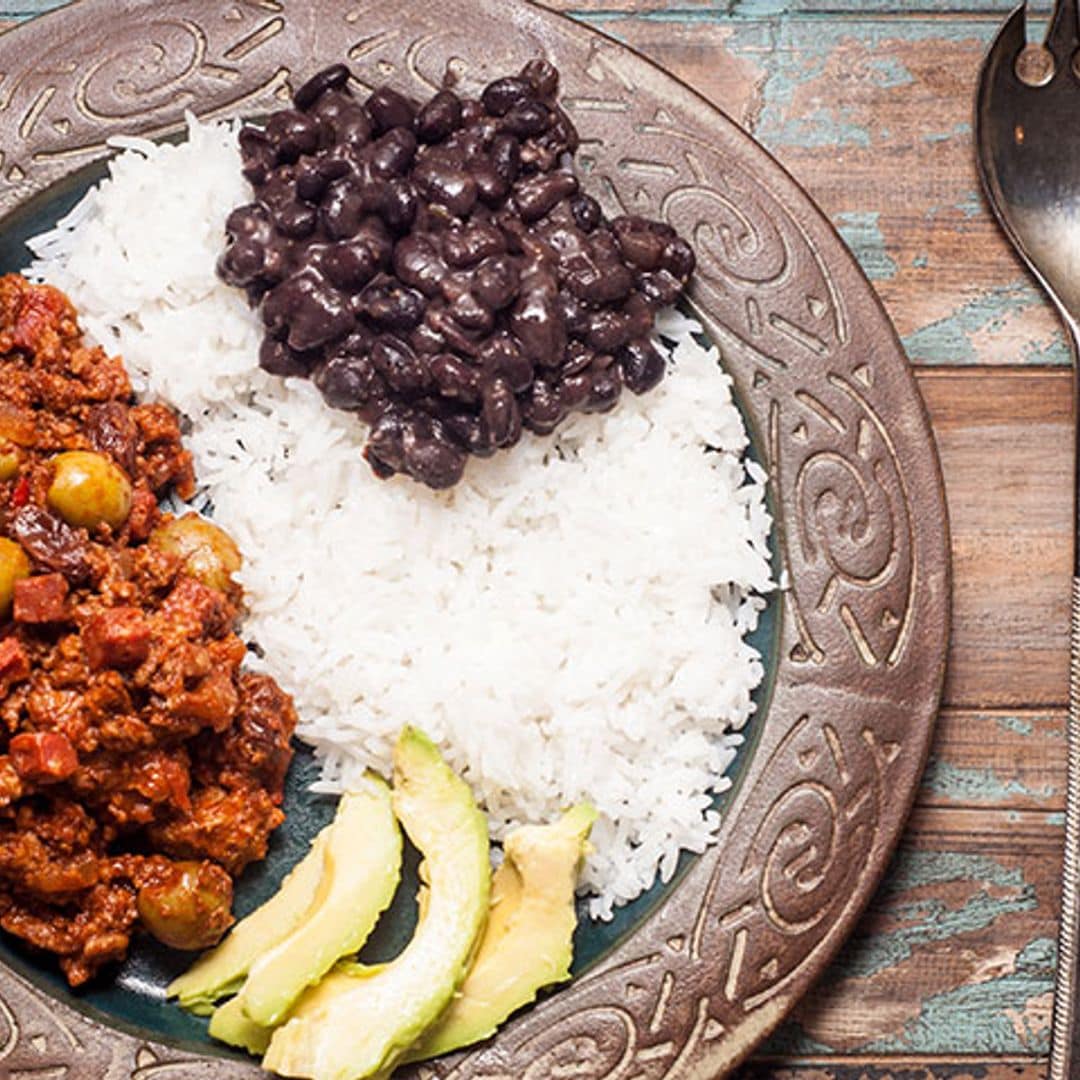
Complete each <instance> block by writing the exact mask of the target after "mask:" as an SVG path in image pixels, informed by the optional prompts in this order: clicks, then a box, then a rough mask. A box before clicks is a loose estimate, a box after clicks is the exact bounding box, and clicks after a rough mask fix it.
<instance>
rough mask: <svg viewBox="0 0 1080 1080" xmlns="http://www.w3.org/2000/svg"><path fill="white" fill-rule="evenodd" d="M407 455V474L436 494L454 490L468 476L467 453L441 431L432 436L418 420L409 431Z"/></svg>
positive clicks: (406, 437)
mask: <svg viewBox="0 0 1080 1080" xmlns="http://www.w3.org/2000/svg"><path fill="white" fill-rule="evenodd" d="M404 451H405V453H404V459H405V461H404V464H405V471H407V472H408V473H409V475H410V476H411V477H412V478H413V479H414V480H419V481H420V483H422V484H427V486H428V487H430V488H434V489H435V490H439V489H441V488H448V487H453V486H454V485H455V484H456V483H457V482H458V481H459V480H460V479H461V476H462V474H463V473H464V472H465V451H464V450H462V448H461V447H460V446H458V445H456V444H455V443H454V442H453V441H452V440H451V439H450V437H449V435H448V434H447V433H446V432H445V431H443V430H442V428H441V427H440V428H438V429H435V430H434V431H432V432H431V433H430V434H429V433H428V432H427V431H426V430H425V429H424V428H423V426H422V425H421V424H419V423H418V422H417V421H415V420H414V421H413V422H412V423H411V424H409V425H408V426H407V427H406V429H405V433H404Z"/></svg>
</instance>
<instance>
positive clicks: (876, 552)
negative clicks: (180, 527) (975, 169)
mask: <svg viewBox="0 0 1080 1080" xmlns="http://www.w3.org/2000/svg"><path fill="white" fill-rule="evenodd" d="M536 55H544V56H546V57H547V58H548V59H550V60H551V61H552V62H553V63H555V64H556V66H557V67H558V68H559V69H560V72H561V74H562V95H563V104H564V106H565V108H566V109H567V111H568V112H569V113H570V115H571V116H572V118H573V120H574V121H575V123H576V125H577V127H578V129H579V131H580V133H581V136H582V148H581V151H580V152H579V155H578V159H579V165H580V167H581V168H582V169H583V170H584V171H585V172H586V173H587V178H586V183H587V187H588V190H590V191H591V192H592V193H593V194H595V195H596V196H597V197H598V198H600V199H601V201H602V202H603V203H604V204H605V208H606V209H607V210H608V211H609V212H619V211H620V210H622V211H626V212H633V213H642V214H645V215H648V216H652V217H659V218H662V219H664V220H666V221H668V222H670V223H671V224H672V225H674V226H675V227H676V228H677V229H678V230H679V231H680V232H681V233H682V234H683V235H684V236H687V237H688V238H689V239H690V240H691V242H692V243H693V245H694V248H695V250H696V252H697V256H698V270H697V273H696V276H695V279H694V283H693V286H692V289H691V294H690V303H691V306H692V307H693V309H694V312H695V314H696V315H697V316H698V317H699V318H700V319H701V321H702V322H703V324H704V326H705V327H706V330H707V333H708V335H709V336H710V337H711V338H712V340H713V341H714V342H715V343H716V344H717V345H719V347H720V349H721V352H722V355H723V359H724V363H725V366H726V367H727V370H728V371H729V372H730V373H731V374H732V375H733V376H734V379H735V383H736V393H737V398H738V402H739V405H740V407H741V409H742V411H743V415H744V417H745V419H746V421H747V425H748V428H749V430H750V433H751V438H752V442H753V451H754V453H755V455H756V456H757V457H758V459H759V460H760V461H761V462H762V463H763V464H764V465H765V467H766V468H767V470H768V472H769V476H770V487H771V500H772V507H773V511H774V513H775V515H776V527H775V532H774V538H773V541H774V555H775V560H776V565H777V568H778V570H782V571H783V573H784V577H785V580H786V582H787V583H788V588H787V589H786V590H785V591H784V592H783V593H782V594H777V595H776V596H774V598H773V599H772V601H771V603H770V608H769V611H768V612H767V617H766V619H764V620H763V625H762V628H761V629H760V630H759V631H758V634H757V638H756V644H757V645H758V647H759V648H760V649H761V651H762V652H763V654H764V656H765V660H766V668H767V671H768V678H767V680H766V685H765V687H764V688H763V690H762V691H761V692H760V693H759V695H758V703H759V711H758V715H757V716H756V717H755V719H754V720H753V722H752V733H751V738H750V739H749V740H748V745H747V746H746V747H744V748H743V749H742V751H741V752H740V755H739V760H738V762H737V765H736V768H735V773H734V778H735V785H734V788H733V789H732V791H731V792H729V793H728V795H727V796H726V798H725V799H724V804H723V810H724V822H723V825H722V827H721V831H720V836H719V841H718V843H717V845H716V846H715V847H714V848H712V849H710V851H709V853H707V854H706V855H704V856H702V857H700V858H696V859H687V860H684V865H683V866H682V868H681V871H680V873H679V875H678V876H677V878H676V880H675V881H674V882H673V883H672V884H671V885H669V886H668V887H666V888H659V889H656V890H654V891H653V892H652V893H650V894H648V895H647V896H646V897H644V898H642V899H641V900H640V901H638V902H636V903H635V904H634V905H632V906H631V907H630V908H629V909H627V910H624V911H623V912H622V913H621V914H620V916H619V918H618V919H617V920H616V922H615V923H614V924H610V925H606V926H586V927H583V928H582V930H581V932H580V933H579V936H578V940H577V964H576V970H577V972H578V976H577V978H576V979H575V981H574V982H573V983H572V984H570V985H569V986H568V987H566V988H564V989H562V990H560V991H559V992H557V993H553V994H551V995H549V996H547V997H546V998H544V1000H542V1001H541V1003H540V1004H539V1005H537V1006H536V1007H534V1008H532V1009H530V1010H527V1011H525V1012H523V1013H522V1014H521V1015H519V1016H518V1017H517V1018H515V1019H514V1020H513V1021H512V1022H511V1023H509V1024H508V1025H507V1026H506V1027H504V1028H503V1029H502V1030H501V1032H500V1033H499V1035H498V1036H497V1037H496V1038H495V1039H494V1040H492V1041H491V1042H489V1043H487V1044H484V1045H483V1046H481V1047H480V1048H478V1049H476V1050H474V1051H471V1052H467V1053H464V1054H459V1055H456V1056H453V1057H450V1058H447V1059H445V1060H442V1061H439V1062H435V1063H433V1064H431V1065H430V1066H427V1067H424V1068H422V1069H420V1070H418V1071H416V1070H414V1073H413V1075H426V1076H430V1077H453V1078H454V1080H481V1078H484V1080H495V1078H506V1080H519V1078H523V1077H528V1078H530V1080H549V1078H550V1077H551V1076H554V1075H557V1074H560V1073H563V1074H565V1075H573V1076H575V1077H580V1078H593V1077H595V1078H600V1077H608V1078H615V1077H620V1078H625V1080H659V1078H660V1077H670V1078H673V1080H677V1078H689V1077H691V1076H694V1077H700V1076H709V1077H715V1076H718V1075H720V1074H722V1073H723V1072H725V1071H726V1070H728V1069H730V1068H732V1067H733V1066H734V1065H735V1064H736V1063H737V1062H738V1061H740V1060H741V1059H742V1058H743V1057H744V1056H745V1055H746V1054H748V1053H749V1051H750V1050H751V1049H752V1048H753V1046H754V1045H755V1044H756V1043H757V1042H758V1041H760V1040H761V1039H762V1038H763V1037H764V1036H765V1035H766V1034H767V1033H768V1032H769V1031H771V1030H772V1029H773V1028H774V1027H775V1026H776V1025H777V1024H778V1023H779V1021H780V1020H781V1018H782V1017H783V1016H784V1015H785V1013H787V1012H788V1011H789V1010H790V1009H791V1007H792V1005H793V1004H794V1003H795V1001H796V1000H797V999H798V997H799V996H800V995H801V994H802V993H804V992H805V990H806V989H807V987H808V986H809V985H810V983H811V981H812V980H813V979H814V978H815V976H817V975H818V974H820V972H821V971H822V970H823V968H824V967H825V965H826V964H827V963H828V961H829V959H830V957H831V956H832V955H833V953H834V952H835V951H836V949H837V947H838V946H839V944H840V942H841V941H842V940H843V938H844V936H845V935H846V934H847V933H848V932H849V931H850V930H851V928H852V926H853V924H854V922H855V920H856V918H857V917H858V914H859V912H860V911H861V909H862V907H863V906H864V904H865V903H866V901H867V900H868V899H869V897H870V895H871V893H872V891H873V889H874V887H875V885H876V884H877V882H878V881H879V879H880V878H881V875H882V874H883V872H884V870H885V867H886V865H887V862H888V859H889V855H890V853H891V851H892V848H893V846H894V844H895V842H896V840H897V838H898V836H899V834H900V831H901V828H902V826H903V822H904V819H905V817H906V815H907V812H908V809H909V807H910V804H911V801H912V799H913V797H914V794H915V791H916V788H917V784H918V779H919V776H920V773H921V771H922V768H923V764H924V761H925V757H926V753H927V749H928V745H929V740H930V735H931V730H932V724H933V717H934V714H935V713H936V709H937V703H938V698H939V695H940V689H941V681H942V674H943V670H944V658H945V645H946V640H947V634H948V598H949V563H948V543H947V539H948V538H947V525H946V519H945V506H944V497H943V493H942V487H941V478H940V471H939V468H938V463H937V457H936V454H935V450H934V446H933V441H932V438H931V435H930V431H929V426H928V424H927V421H926V416H925V413H924V410H923V406H922V402H921V400H920V398H919V395H918V391H917V390H916V387H915V384H914V381H913V379H912V377H911V374H910V371H909V370H908V367H907V362H906V359H905V357H904V355H903V352H902V350H901V347H900V345H899V342H898V340H897V338H896V334H895V333H894V331H893V329H892V327H891V325H890V324H889V322H888V319H887V317H886V316H885V314H884V312H883V310H882V308H881V305H880V303H879V302H878V300H877V298H876V296H875V295H874V293H873V290H872V289H871V287H870V285H869V284H868V283H867V281H866V279H865V277H864V276H863V275H862V273H861V272H860V270H859V268H858V266H857V264H856V263H855V260H854V259H853V258H852V256H851V254H850V253H849V252H848V251H847V249H846V248H845V247H844V246H843V243H842V241H841V240H840V239H839V237H838V236H837V235H836V233H835V232H834V231H833V230H832V228H831V227H830V225H829V224H828V222H827V221H826V220H825V218H824V217H823V216H822V214H821V213H820V212H819V211H818V210H817V209H816V207H815V206H814V204H813V202H812V201H811V200H810V198H809V197H808V196H807V194H806V193H805V192H803V191H802V190H801V189H800V188H799V187H798V185H797V184H796V183H795V182H794V181H793V180H792V179H791V178H790V177H788V176H787V174H786V173H784V171H783V170H782V169H781V168H780V166H779V165H777V164H776V162H774V161H773V160H772V159H771V158H770V157H769V156H768V154H767V153H766V152H765V151H764V150H763V149H762V148H761V147H759V146H758V145H757V144H756V143H755V142H754V141H753V140H752V139H751V138H750V137H749V136H747V135H746V134H745V133H744V132H742V131H741V130H740V129H739V128H738V127H736V125H735V124H733V123H732V122H731V121H730V120H729V119H727V117H725V116H724V115H723V114H722V113H721V112H719V111H718V110H717V109H716V108H714V107H713V106H711V105H710V104H708V103H707V102H706V101H704V100H703V99H702V98H700V97H698V96H697V95H696V94H695V93H694V92H693V91H692V90H690V89H689V88H688V87H686V86H684V85H683V84H681V83H679V82H678V81H677V80H675V79H674V78H672V77H671V76H669V75H667V74H665V73H664V72H662V71H661V70H659V69H658V68H656V67H654V66H653V65H652V64H650V63H649V62H648V61H646V60H645V59H643V58H642V57H640V56H638V55H637V54H635V53H633V52H632V51H631V50H629V49H627V48H625V47H624V46H621V45H619V44H617V43H616V42H614V41H611V40H610V39H608V38H606V37H604V36H602V35H600V34H598V33H596V32H594V31H592V30H590V29H588V28H586V27H584V26H581V25H579V24H577V23H574V22H572V21H570V20H567V19H564V18H562V17H560V16H558V15H554V14H552V13H549V12H547V11H544V10H543V9H541V8H538V7H534V6H532V5H531V4H529V3H527V2H525V0H428V2H427V3H425V4H423V5H408V6H407V8H401V7H399V5H391V4H387V3H385V2H379V0H353V2H345V0H320V2H319V3H318V4H310V5H300V4H286V3H284V2H279V0H238V2H237V3H235V4H232V3H219V2H216V0H171V2H170V3H169V4H168V5H167V6H166V5H162V4H160V3H158V2H157V0H81V2H80V3H76V4H73V5H72V6H70V7H68V8H65V9H62V10H60V11H57V12H55V13H54V14H52V15H47V16H44V17H42V18H39V19H36V20H34V21H33V22H31V23H29V24H27V25H25V26H23V27H21V28H19V29H17V30H14V31H12V32H10V33H8V34H6V35H4V36H2V37H0V72H3V73H4V74H3V77H2V80H0V147H2V148H3V153H2V156H0V215H2V223H3V227H2V229H0V237H2V239H0V264H2V265H0V269H3V270H9V269H16V268H17V267H18V266H19V265H21V264H22V262H23V261H24V252H23V250H22V248H21V241H22V239H23V237H25V236H26V235H30V234H31V233H32V232H34V231H39V230H40V229H41V228H42V227H44V226H47V225H48V224H50V223H51V222H52V221H54V220H55V219H56V217H57V216H59V214H60V213H62V212H63V211H64V210H65V209H66V208H67V207H68V206H70V205H71V204H72V203H73V202H74V201H75V200H76V199H77V198H78V197H79V196H80V195H81V194H82V192H83V191H85V189H86V187H87V185H88V184H89V183H91V182H92V181H93V180H94V179H96V178H97V177H98V176H100V175H101V165H100V161H101V159H102V158H103V157H104V156H105V154H106V152H107V148H106V145H105V141H106V139H108V138H109V137H110V136H112V135H118V134H122V133H123V134H132V133H139V134H146V135H150V136H160V135H167V134H170V133H172V132H174V131H177V130H179V128H180V127H181V118H182V115H183V112H184V110H186V109H191V110H194V111H195V112H197V113H198V114H200V115H201V116H234V115H258V114H260V113H266V112H268V111H270V110H271V109H273V108H275V107H277V106H279V105H280V103H281V101H282V100H283V99H287V98H288V96H289V93H290V89H291V88H292V87H293V86H295V85H299V83H300V82H302V81H303V80H304V79H306V78H307V77H308V76H309V75H310V74H312V73H313V72H315V71H317V70H318V69H319V68H321V67H324V66H326V65H328V64H330V63H334V62H337V61H341V60H346V61H347V62H348V63H349V64H350V66H351V67H352V69H353V71H354V73H355V74H356V76H357V77H358V79H359V80H361V82H362V83H364V84H365V85H367V86H373V85H375V84H380V83H390V84H391V85H393V86H395V87H397V88H398V89H400V90H403V91H405V92H406V93H411V94H413V95H415V96H423V95H427V94H430V93H431V92H432V91H433V90H434V89H435V88H437V87H438V86H439V85H440V83H441V82H442V79H443V77H444V74H445V73H446V72H447V71H449V72H450V73H451V75H452V76H453V77H454V78H455V79H456V80H457V82H458V84H459V86H461V87H462V88H464V90H465V91H467V92H471V91H476V90H478V89H479V88H480V87H481V86H482V85H483V84H484V83H485V82H487V81H488V80H490V79H491V78H494V77H497V76H499V75H502V74H506V73H508V72H511V71H515V70H517V69H518V68H520V67H521V65H522V64H523V63H524V62H525V61H526V60H527V59H529V58H531V57H533V56H536ZM702 542H703V543H708V537H703V538H702ZM313 772H314V766H313V765H312V763H311V761H310V759H308V758H306V757H303V756H302V757H301V758H300V759H299V761H298V765H297V767H296V768H295V769H294V775H293V777H292V780H291V783H290V794H289V806H290V807H291V809H292V812H291V813H290V815H289V818H288V821H287V823H286V825H285V826H284V828H283V829H282V830H281V833H282V835H281V836H280V837H279V838H278V839H277V840H276V842H275V845H274V849H273V851H272V854H271V857H270V858H269V859H268V860H267V863H266V865H264V866H263V867H260V868H258V869H257V870H256V871H255V872H254V873H252V874H250V875H247V876H245V878H244V880H243V881H242V882H241V884H240V888H239V890H238V906H239V908H240V910H241V911H243V910H245V909H248V908H250V907H251V906H252V905H254V904H255V903H257V902H258V901H259V900H260V899H261V898H263V897H264V896H265V895H267V894H268V893H269V892H270V891H271V890H272V889H273V888H274V885H275V883H276V881H277V880H279V879H280V876H281V875H282V874H283V873H284V871H285V869H287V867H288V866H290V865H291V864H292V863H293V862H295V861H296V859H297V858H298V857H299V854H300V852H301V851H302V850H303V849H304V847H305V845H306V842H307V839H308V838H309V837H310V836H311V835H313V833H314V831H315V830H316V829H317V828H318V827H319V826H320V824H321V823H322V822H323V821H324V820H326V818H327V817H328V816H329V814H330V813H331V812H332V807H330V806H328V805H326V804H324V803H320V802H318V801H317V800H314V801H313V800H312V798H311V797H310V796H307V795H305V794H304V792H303V787H304V783H305V780H306V779H308V778H310V776H311V775H313ZM408 908H409V905H408V903H407V902H402V903H401V904H398V905H396V910H397V918H396V920H395V921H393V922H392V923H391V924H388V925H387V926H384V927H382V928H381V931H380V933H381V937H380V940H379V941H377V942H375V945H374V947H375V948H376V949H381V950H384V951H385V952H387V953H390V952H392V951H393V950H394V949H395V948H396V947H397V945H398V944H399V943H400V941H401V940H403V939H404V938H405V936H406V935H407V934H408V932H409V919H410V913H409V910H408ZM179 964H180V961H178V959H177V958H176V957H175V956H172V957H170V956H168V955H167V954H166V953H165V952H164V951H161V952H159V951H156V950H154V949H153V948H152V947H151V946H149V945H145V944H144V945H141V946H139V947H138V948H137V949H135V950H134V951H133V955H132V958H131V960H130V961H129V962H128V964H126V965H125V967H124V969H123V970H122V972H121V973H120V975H119V977H118V978H116V979H114V980H113V981H112V982H111V983H108V982H106V983H103V984H102V985H100V986H98V987H97V988H95V989H92V990H90V991H89V992H86V993H80V994H78V995H74V994H71V993H70V992H69V991H67V989H66V988H65V987H64V985H63V983H62V981H61V980H59V979H58V978H57V977H55V976H53V975H51V974H50V972H49V970H48V969H47V967H46V965H45V964H43V963H37V962H35V961H34V960H33V959H32V958H30V957H29V956H28V955H27V954H25V953H22V952H20V951H19V950H18V949H17V948H16V947H14V946H13V945H12V944H11V943H10V942H6V943H4V946H3V951H2V953H0V1071H3V1073H4V1074H5V1075H15V1074H18V1073H19V1072H20V1070H37V1071H40V1070H42V1069H46V1070H47V1071H48V1072H49V1075H56V1076H66V1075H70V1076H77V1077H79V1078H80V1080H82V1078H86V1080H90V1078H96V1077H105V1076H108V1077H110V1078H112V1077H132V1078H133V1080H136V1078H137V1080H152V1078H156V1077H163V1076H180V1075H182V1076H184V1077H194V1076H206V1077H210V1076H213V1077H221V1078H227V1080H233V1078H236V1080H238V1078H240V1077H253V1076H256V1075H259V1071H258V1069H257V1067H256V1066H255V1065H254V1064H251V1063H250V1062H249V1061H247V1060H243V1059H240V1058H238V1057H236V1056H230V1055H229V1054H228V1053H227V1051H225V1050H224V1049H220V1048H217V1047H215V1046H213V1045H212V1044H211V1043H210V1041H209V1039H207V1038H206V1036H205V1028H204V1026H202V1025H201V1024H200V1022H198V1021H195V1020H193V1019H191V1018H188V1017H186V1016H184V1014H182V1013H181V1012H180V1010H178V1009H176V1008H174V1007H173V1006H172V1005H166V1004H164V1003H162V1000H161V987H162V986H163V985H164V983H165V982H166V981H167V979H168V977H169V976H170V975H171V974H172V973H174V972H175V970H176V969H177V966H178V965H179Z"/></svg>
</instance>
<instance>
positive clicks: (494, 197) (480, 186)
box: [470, 161, 510, 206]
mask: <svg viewBox="0 0 1080 1080" xmlns="http://www.w3.org/2000/svg"><path fill="white" fill-rule="evenodd" d="M470 173H471V175H472V178H473V180H475V181H476V193H477V196H478V197H479V199H480V201H481V202H482V203H486V204H487V205H488V206H494V205H496V204H498V203H500V202H502V200H503V199H505V198H506V195H507V193H508V192H509V190H510V182H509V181H508V180H505V179H504V178H503V177H501V176H500V175H499V173H498V172H497V171H496V169H495V166H494V165H492V164H491V162H490V161H478V162H476V163H475V164H474V165H472V166H471V168H470Z"/></svg>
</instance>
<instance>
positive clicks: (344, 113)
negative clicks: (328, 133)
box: [332, 100, 373, 149]
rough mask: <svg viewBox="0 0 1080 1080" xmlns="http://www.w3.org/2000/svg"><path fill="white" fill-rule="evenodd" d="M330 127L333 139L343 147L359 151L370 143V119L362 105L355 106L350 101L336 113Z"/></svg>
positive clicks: (371, 129)
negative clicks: (332, 130)
mask: <svg viewBox="0 0 1080 1080" xmlns="http://www.w3.org/2000/svg"><path fill="white" fill-rule="evenodd" d="M332 126H333V129H334V138H335V139H337V141H338V142H339V143H341V144H342V145H343V146H344V147H353V148H355V149H359V148H360V147H363V146H366V145H367V144H368V143H369V142H370V141H371V136H372V131H373V128H372V123H371V117H370V116H369V115H368V111H367V109H365V108H364V107H363V105H357V104H356V103H355V102H354V101H352V100H350V101H349V102H348V103H347V105H345V106H343V107H342V108H341V109H340V110H338V111H337V115H336V116H335V118H334V120H333V122H332Z"/></svg>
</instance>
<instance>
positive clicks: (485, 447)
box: [442, 409, 495, 457]
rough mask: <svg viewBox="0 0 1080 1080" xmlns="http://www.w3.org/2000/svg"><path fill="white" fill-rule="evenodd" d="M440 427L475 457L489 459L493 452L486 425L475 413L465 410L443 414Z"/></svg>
mask: <svg viewBox="0 0 1080 1080" xmlns="http://www.w3.org/2000/svg"><path fill="white" fill-rule="evenodd" d="M442 425H443V427H444V428H445V429H446V431H447V432H448V433H449V434H450V436H451V437H452V438H453V440H454V441H455V442H456V443H457V444H458V445H459V446H461V447H463V448H464V449H465V450H466V451H467V452H468V453H470V454H474V455H475V456H476V457H490V456H491V455H492V454H493V453H494V452H495V447H494V446H492V445H491V436H490V435H489V433H488V430H487V425H486V424H485V423H484V422H483V420H482V419H481V418H480V417H479V416H477V415H476V414H475V413H472V412H468V411H467V410H464V409H462V410H459V411H456V412H446V411H444V412H443V415H442Z"/></svg>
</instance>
